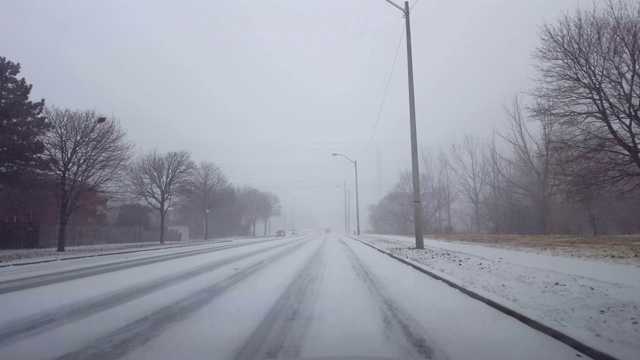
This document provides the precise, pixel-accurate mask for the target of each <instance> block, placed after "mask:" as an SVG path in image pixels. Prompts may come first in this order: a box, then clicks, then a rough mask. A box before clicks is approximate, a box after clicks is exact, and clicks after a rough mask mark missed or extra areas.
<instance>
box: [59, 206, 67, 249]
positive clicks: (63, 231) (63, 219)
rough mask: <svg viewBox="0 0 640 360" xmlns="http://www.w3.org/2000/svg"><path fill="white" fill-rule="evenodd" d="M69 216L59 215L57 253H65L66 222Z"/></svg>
mask: <svg viewBox="0 0 640 360" xmlns="http://www.w3.org/2000/svg"><path fill="white" fill-rule="evenodd" d="M68 221H69V216H68V215H66V214H60V231H59V232H58V251H60V252H62V251H65V247H64V241H65V236H66V234H67V222H68Z"/></svg>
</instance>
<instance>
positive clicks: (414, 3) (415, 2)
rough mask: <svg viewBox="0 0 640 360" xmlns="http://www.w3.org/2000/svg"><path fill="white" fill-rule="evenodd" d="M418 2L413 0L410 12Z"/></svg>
mask: <svg viewBox="0 0 640 360" xmlns="http://www.w3.org/2000/svg"><path fill="white" fill-rule="evenodd" d="M417 3H418V0H416V1H414V2H413V5H411V7H410V8H409V12H411V10H413V7H414V6H416V4H417Z"/></svg>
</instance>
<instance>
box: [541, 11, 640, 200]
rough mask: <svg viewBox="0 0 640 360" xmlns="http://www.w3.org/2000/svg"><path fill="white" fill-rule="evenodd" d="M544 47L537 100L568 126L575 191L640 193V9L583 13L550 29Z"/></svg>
mask: <svg viewBox="0 0 640 360" xmlns="http://www.w3.org/2000/svg"><path fill="white" fill-rule="evenodd" d="M540 40H541V44H540V46H539V47H538V48H537V49H536V51H535V53H534V58H535V60H537V64H536V67H537V71H538V75H539V79H538V86H537V88H536V90H535V92H534V94H535V96H536V97H537V98H538V99H539V100H541V102H542V103H544V104H548V106H545V107H541V108H538V111H539V112H541V113H542V114H544V115H546V116H550V117H551V118H552V119H553V120H554V121H556V122H558V124H559V125H560V126H561V127H562V131H561V135H562V136H560V137H559V138H558V139H557V140H556V146H557V147H558V150H559V151H563V152H564V157H565V161H563V164H564V165H565V167H564V168H563V173H564V174H565V175H567V176H569V177H570V179H571V180H572V181H571V185H572V186H574V187H578V188H580V187H582V188H585V189H587V191H590V190H589V189H590V188H605V187H611V186H614V185H616V184H618V185H621V184H622V185H624V186H625V189H626V191H631V190H633V189H634V188H638V187H640V147H639V145H638V142H639V140H640V139H639V138H638V136H639V134H638V132H639V131H640V81H639V79H640V3H639V2H625V1H615V2H614V1H609V2H608V4H607V5H606V6H605V7H604V8H602V7H597V6H596V7H594V8H592V9H578V10H576V11H575V13H573V14H566V15H564V16H563V17H562V18H561V19H560V20H559V21H557V22H556V23H553V24H545V25H544V26H543V27H542V29H541V31H540ZM619 188H620V187H619Z"/></svg>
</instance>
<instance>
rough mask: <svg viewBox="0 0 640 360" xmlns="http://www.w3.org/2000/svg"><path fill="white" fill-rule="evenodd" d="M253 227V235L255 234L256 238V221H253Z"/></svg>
mask: <svg viewBox="0 0 640 360" xmlns="http://www.w3.org/2000/svg"><path fill="white" fill-rule="evenodd" d="M251 225H253V226H252V228H253V229H252V230H253V231H252V233H253V237H256V220H253V221H252V222H251Z"/></svg>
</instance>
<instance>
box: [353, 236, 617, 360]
mask: <svg viewBox="0 0 640 360" xmlns="http://www.w3.org/2000/svg"><path fill="white" fill-rule="evenodd" d="M346 236H347V237H348V238H350V239H353V240H355V241H358V242H360V243H362V244H364V245H366V246H369V247H370V248H373V249H375V250H377V251H379V252H381V253H383V254H385V255H387V256H389V257H391V258H393V259H395V260H397V261H399V262H401V263H403V264H405V265H408V266H411V267H412V268H414V269H416V270H418V271H419V272H421V273H423V274H425V275H428V276H430V277H432V278H434V279H436V280H439V281H442V282H443V283H445V284H447V285H449V286H451V287H452V288H454V289H456V290H459V291H460V292H462V293H464V294H465V295H467V296H469V297H471V298H473V299H475V300H478V301H482V302H483V303H485V304H487V305H489V306H491V307H492V308H494V309H496V310H498V311H500V312H502V313H503V314H506V315H509V316H511V317H513V318H515V319H516V320H518V321H520V322H522V323H524V324H525V325H528V326H529V327H531V328H533V329H535V330H538V331H540V332H542V333H544V334H546V335H549V336H551V337H552V338H554V339H556V340H558V341H560V342H562V343H564V344H565V345H568V346H570V347H572V348H573V349H575V350H578V351H580V352H581V353H583V354H585V355H587V356H589V357H590V358H592V359H594V360H617V358H615V357H613V356H611V355H609V354H605V353H603V352H602V351H600V350H597V349H595V348H593V347H591V346H589V345H587V344H584V343H582V342H580V341H578V340H576V339H574V338H572V337H571V336H569V335H567V334H564V333H561V332H560V331H558V330H556V329H553V328H551V327H549V326H547V325H544V324H543V323H541V322H539V321H537V320H534V319H532V318H530V317H528V316H526V315H523V314H521V313H519V312H517V311H515V310H513V309H510V308H508V307H506V306H504V305H501V304H499V303H497V302H495V301H493V300H491V299H489V298H487V297H485V296H482V295H480V294H478V293H476V292H474V291H471V290H469V289H467V288H464V287H462V286H460V285H458V284H456V283H454V282H453V281H451V280H448V279H445V278H443V277H442V276H440V275H437V274H435V273H433V272H431V271H429V270H427V269H425V268H423V267H422V266H419V265H416V264H413V263H411V262H410V261H407V260H405V259H403V258H401V257H399V256H396V255H393V254H391V253H389V252H387V251H384V250H382V249H379V248H377V247H375V246H373V245H371V244H368V243H366V242H364V241H362V240H359V239H356V238H354V237H351V236H349V235H346Z"/></svg>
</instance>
